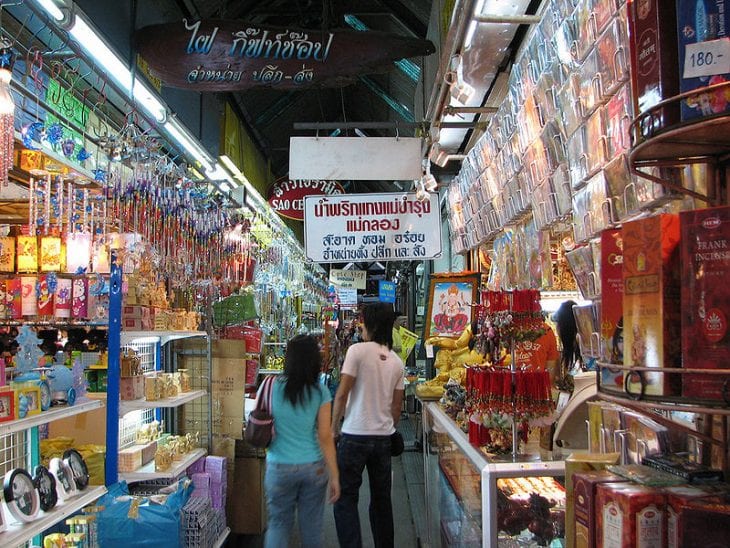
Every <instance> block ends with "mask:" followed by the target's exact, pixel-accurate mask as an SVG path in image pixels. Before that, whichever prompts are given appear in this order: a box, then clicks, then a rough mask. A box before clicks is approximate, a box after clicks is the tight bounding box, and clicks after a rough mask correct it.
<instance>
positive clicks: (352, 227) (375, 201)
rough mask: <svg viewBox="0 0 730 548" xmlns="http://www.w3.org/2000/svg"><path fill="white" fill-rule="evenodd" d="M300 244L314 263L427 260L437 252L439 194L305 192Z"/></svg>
mask: <svg viewBox="0 0 730 548" xmlns="http://www.w3.org/2000/svg"><path fill="white" fill-rule="evenodd" d="M304 244H305V251H306V254H307V258H308V259H309V260H311V261H314V262H315V263H341V262H351V261H355V262H362V261H406V260H418V261H422V260H427V259H433V258H436V257H439V256H441V212H440V210H439V201H438V196H437V195H435V194H432V195H431V196H430V197H429V200H428V201H426V202H419V201H418V200H416V195H415V194H412V193H408V194H396V193H384V194H350V195H347V196H307V197H306V198H304Z"/></svg>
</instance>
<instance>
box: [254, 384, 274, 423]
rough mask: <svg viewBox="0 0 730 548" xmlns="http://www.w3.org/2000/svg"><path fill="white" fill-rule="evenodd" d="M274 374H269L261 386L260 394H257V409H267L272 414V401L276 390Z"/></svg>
mask: <svg viewBox="0 0 730 548" xmlns="http://www.w3.org/2000/svg"><path fill="white" fill-rule="evenodd" d="M274 379H275V377H274V375H267V376H266V378H265V379H264V382H262V383H261V386H259V391H258V394H257V395H256V410H257V411H266V412H267V413H269V414H271V411H272V402H273V391H274Z"/></svg>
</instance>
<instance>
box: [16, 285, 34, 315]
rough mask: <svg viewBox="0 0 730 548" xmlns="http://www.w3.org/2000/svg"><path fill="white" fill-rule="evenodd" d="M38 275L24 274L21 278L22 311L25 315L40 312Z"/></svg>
mask: <svg viewBox="0 0 730 548" xmlns="http://www.w3.org/2000/svg"><path fill="white" fill-rule="evenodd" d="M37 281H38V278H37V277H36V276H22V277H21V278H20V288H21V289H20V298H21V301H20V302H21V311H22V315H23V316H35V315H36V314H38V295H36V291H35V284H36V282H37Z"/></svg>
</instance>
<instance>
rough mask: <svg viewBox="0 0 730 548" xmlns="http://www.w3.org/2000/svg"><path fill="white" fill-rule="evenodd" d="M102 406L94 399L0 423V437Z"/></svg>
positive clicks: (101, 403) (102, 404) (100, 402)
mask: <svg viewBox="0 0 730 548" xmlns="http://www.w3.org/2000/svg"><path fill="white" fill-rule="evenodd" d="M103 406H104V401H103V400H96V399H94V400H88V401H81V402H77V403H76V404H75V405H70V406H68V407H52V408H51V409H49V410H48V411H43V412H42V413H38V414H37V415H32V416H30V417H25V418H23V419H18V420H14V421H10V422H4V423H0V436H4V435H7V434H13V433H15V432H20V431H22V430H27V429H28V428H33V427H34V426H40V425H41V424H46V423H49V422H52V421H55V420H58V419H63V418H65V417H72V416H74V415H80V414H81V413H86V412H87V411H92V410H94V409H98V408H99V407H103Z"/></svg>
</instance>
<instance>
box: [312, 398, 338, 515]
mask: <svg viewBox="0 0 730 548" xmlns="http://www.w3.org/2000/svg"><path fill="white" fill-rule="evenodd" d="M331 413H332V402H327V403H323V404H322V405H320V407H319V412H318V413H317V437H318V438H319V447H320V449H322V456H323V457H324V462H325V464H326V465H327V472H328V473H329V489H328V491H329V493H328V494H329V499H328V500H329V502H330V504H332V503H334V502H335V501H337V499H338V498H340V471H339V469H338V468H337V453H336V451H335V441H334V438H333V436H332V426H331V424H330V415H331Z"/></svg>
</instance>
